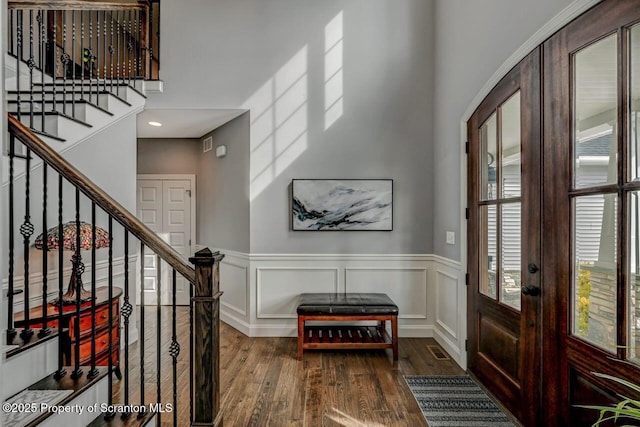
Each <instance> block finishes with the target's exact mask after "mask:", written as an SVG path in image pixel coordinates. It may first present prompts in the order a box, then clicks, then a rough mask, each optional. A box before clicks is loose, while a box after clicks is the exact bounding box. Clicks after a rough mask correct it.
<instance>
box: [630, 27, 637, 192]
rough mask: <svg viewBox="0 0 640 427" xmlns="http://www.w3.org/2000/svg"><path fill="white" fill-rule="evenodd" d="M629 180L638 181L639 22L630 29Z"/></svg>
mask: <svg viewBox="0 0 640 427" xmlns="http://www.w3.org/2000/svg"><path fill="white" fill-rule="evenodd" d="M629 45H630V49H631V55H629V58H630V67H629V71H630V72H629V87H630V89H631V96H630V102H629V105H630V111H629V180H630V181H640V160H639V159H638V156H639V155H640V24H638V25H635V26H634V27H632V28H631V30H630V37H629Z"/></svg>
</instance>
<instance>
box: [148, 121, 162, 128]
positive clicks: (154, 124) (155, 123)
mask: <svg viewBox="0 0 640 427" xmlns="http://www.w3.org/2000/svg"><path fill="white" fill-rule="evenodd" d="M149 124H150V125H151V126H155V127H160V126H162V123H160V122H149Z"/></svg>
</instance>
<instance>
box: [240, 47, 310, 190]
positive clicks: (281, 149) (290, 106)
mask: <svg viewBox="0 0 640 427" xmlns="http://www.w3.org/2000/svg"><path fill="white" fill-rule="evenodd" d="M307 73H308V46H307V45H305V46H303V47H302V49H300V50H299V51H298V52H297V53H296V54H295V55H293V56H292V57H291V59H290V60H289V61H287V63H286V64H285V65H283V66H282V67H281V68H280V69H279V70H278V71H277V72H276V73H275V74H274V75H273V77H271V78H270V79H268V80H267V81H266V82H265V83H264V84H263V85H262V86H261V87H260V88H259V89H258V90H257V91H256V92H255V93H254V94H253V95H252V96H251V97H250V98H249V99H248V100H247V101H246V102H245V103H244V104H243V108H247V109H249V110H250V111H251V113H250V114H251V125H250V131H249V133H250V140H251V145H250V147H251V158H250V165H251V166H250V168H251V172H250V177H251V188H250V200H253V199H254V198H255V197H256V196H258V195H259V194H260V193H262V191H264V189H265V188H267V187H268V186H269V184H271V182H273V180H274V179H275V178H276V177H277V176H278V175H280V174H281V173H282V172H283V171H284V170H286V168H287V167H289V166H290V165H291V163H293V162H294V161H295V160H296V159H297V158H298V157H299V156H300V155H301V154H302V153H303V152H304V151H305V150H306V149H307V129H308V114H307V110H308V108H307V105H308V96H309V84H308V78H307Z"/></svg>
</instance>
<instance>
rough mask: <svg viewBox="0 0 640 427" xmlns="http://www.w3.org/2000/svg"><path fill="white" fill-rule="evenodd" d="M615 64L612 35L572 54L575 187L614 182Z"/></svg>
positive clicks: (616, 71)
mask: <svg viewBox="0 0 640 427" xmlns="http://www.w3.org/2000/svg"><path fill="white" fill-rule="evenodd" d="M617 63H618V56H617V36H616V35H615V34H614V35H611V36H609V37H606V38H604V39H602V40H600V41H599V42H597V43H594V44H592V45H590V46H589V47H586V48H584V49H582V50H581V51H580V52H578V53H577V54H576V55H575V58H574V66H575V70H574V73H575V74H574V76H575V92H574V93H575V100H574V101H575V106H574V126H575V127H574V131H575V132H574V138H575V140H574V149H573V156H574V174H573V184H574V187H575V188H584V187H589V186H593V185H602V184H613V183H616V182H617V165H616V161H617V155H616V153H617V146H618V143H617V136H616V135H617V128H616V121H617V118H618V109H617V95H618V88H617V75H618V69H617Z"/></svg>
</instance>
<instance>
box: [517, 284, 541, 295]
mask: <svg viewBox="0 0 640 427" xmlns="http://www.w3.org/2000/svg"><path fill="white" fill-rule="evenodd" d="M521 289H522V294H523V295H530V296H532V297H536V296H538V295H540V288H538V287H537V286H533V285H525V286H523V287H522V288H521Z"/></svg>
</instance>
